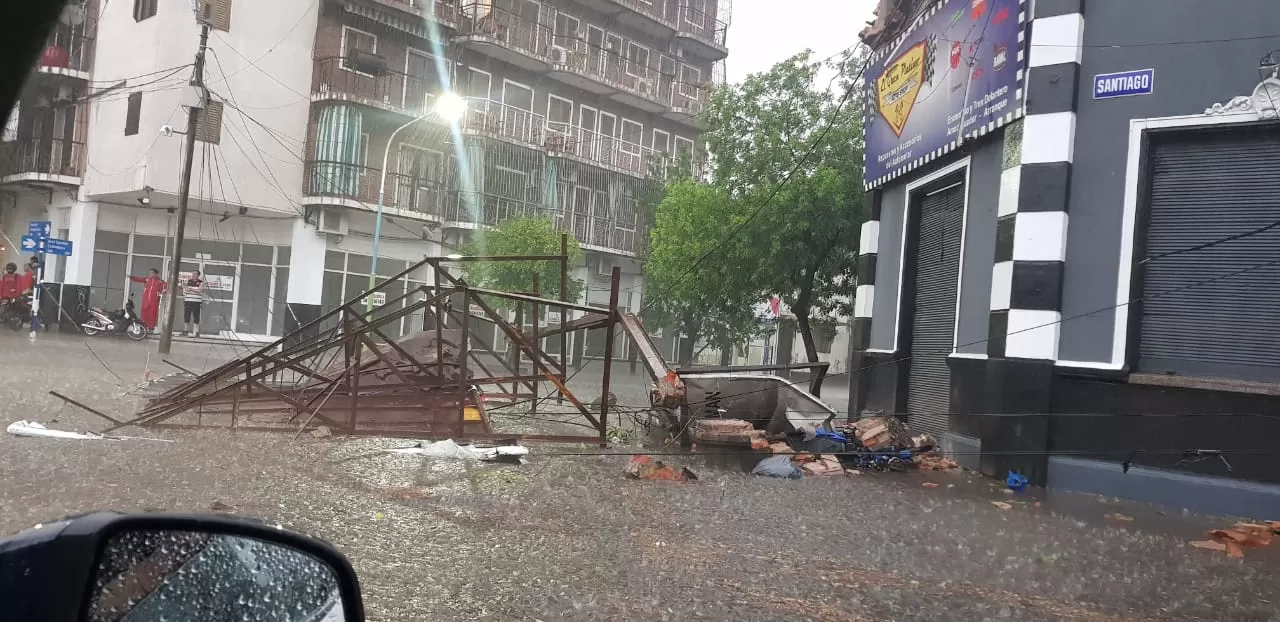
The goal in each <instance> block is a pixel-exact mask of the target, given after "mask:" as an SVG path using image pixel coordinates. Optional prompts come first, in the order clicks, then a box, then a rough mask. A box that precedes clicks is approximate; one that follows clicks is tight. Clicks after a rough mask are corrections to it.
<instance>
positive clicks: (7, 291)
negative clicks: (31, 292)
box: [0, 262, 23, 300]
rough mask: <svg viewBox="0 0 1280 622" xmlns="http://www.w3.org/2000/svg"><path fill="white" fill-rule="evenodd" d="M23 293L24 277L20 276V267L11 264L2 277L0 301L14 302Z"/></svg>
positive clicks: (6, 267)
mask: <svg viewBox="0 0 1280 622" xmlns="http://www.w3.org/2000/svg"><path fill="white" fill-rule="evenodd" d="M22 292H23V289H22V276H21V275H19V274H18V266H17V265H16V264H14V263H13V262H10V263H9V264H8V265H6V266H5V267H4V275H3V276H0V300H14V299H16V298H18V297H20V296H22Z"/></svg>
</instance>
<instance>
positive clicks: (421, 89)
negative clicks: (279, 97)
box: [311, 57, 441, 115]
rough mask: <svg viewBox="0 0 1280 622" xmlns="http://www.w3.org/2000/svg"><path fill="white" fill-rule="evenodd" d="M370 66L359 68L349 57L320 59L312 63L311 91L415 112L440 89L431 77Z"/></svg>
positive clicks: (423, 107) (426, 105) (429, 102)
mask: <svg viewBox="0 0 1280 622" xmlns="http://www.w3.org/2000/svg"><path fill="white" fill-rule="evenodd" d="M358 67H359V68H361V69H365V71H359V70H357V68H358ZM373 69H374V68H372V67H367V66H366V67H360V66H358V65H357V64H356V62H355V61H354V60H353V59H350V58H341V57H330V58H322V59H320V60H317V61H316V62H315V70H314V71H313V72H312V78H311V92H312V93H315V94H316V95H319V96H321V97H337V98H341V99H347V100H352V101H357V102H361V103H365V104H369V105H373V106H379V107H382V108H389V109H394V110H401V111H404V112H406V113H408V114H413V115H417V114H420V113H421V112H423V111H424V110H427V109H428V106H430V104H431V102H432V101H433V100H434V98H435V94H436V92H438V91H439V90H440V88H441V87H440V85H439V84H438V83H437V82H436V81H435V80H433V79H432V78H430V77H426V76H411V75H408V74H405V73H403V72H398V71H392V70H390V69H387V68H385V67H384V68H382V69H380V70H373Z"/></svg>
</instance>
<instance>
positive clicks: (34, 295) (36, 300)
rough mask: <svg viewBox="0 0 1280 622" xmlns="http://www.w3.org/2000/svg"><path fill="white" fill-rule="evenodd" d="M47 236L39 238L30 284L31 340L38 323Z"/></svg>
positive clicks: (33, 338)
mask: <svg viewBox="0 0 1280 622" xmlns="http://www.w3.org/2000/svg"><path fill="white" fill-rule="evenodd" d="M46 239H48V238H40V240H39V241H38V242H37V247H36V250H38V251H40V263H38V264H36V275H35V281H34V282H33V283H32V284H31V340H32V341H35V340H36V329H37V328H39V324H40V284H41V283H43V282H44V262H45V254H44V242H45V240H46Z"/></svg>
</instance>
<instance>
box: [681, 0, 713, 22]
mask: <svg viewBox="0 0 1280 622" xmlns="http://www.w3.org/2000/svg"><path fill="white" fill-rule="evenodd" d="M683 13H684V21H685V23H687V24H692V25H694V26H697V27H699V28H701V27H702V26H703V25H704V24H706V23H707V0H684V11H683Z"/></svg>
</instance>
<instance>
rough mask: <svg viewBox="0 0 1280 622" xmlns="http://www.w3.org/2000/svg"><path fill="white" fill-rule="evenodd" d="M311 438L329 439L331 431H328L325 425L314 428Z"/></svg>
mask: <svg viewBox="0 0 1280 622" xmlns="http://www.w3.org/2000/svg"><path fill="white" fill-rule="evenodd" d="M311 436H314V437H316V438H329V437H330V436H333V430H330V429H329V426H327V425H322V426H316V429H314V430H312V431H311Z"/></svg>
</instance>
